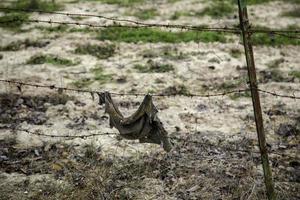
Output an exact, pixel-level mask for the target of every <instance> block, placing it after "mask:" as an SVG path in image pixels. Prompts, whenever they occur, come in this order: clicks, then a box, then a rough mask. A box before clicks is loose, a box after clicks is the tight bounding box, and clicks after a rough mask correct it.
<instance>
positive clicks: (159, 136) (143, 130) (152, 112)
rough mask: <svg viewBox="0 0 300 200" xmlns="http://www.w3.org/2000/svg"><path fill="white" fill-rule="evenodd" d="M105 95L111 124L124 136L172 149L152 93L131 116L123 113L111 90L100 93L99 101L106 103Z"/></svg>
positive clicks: (166, 149)
mask: <svg viewBox="0 0 300 200" xmlns="http://www.w3.org/2000/svg"><path fill="white" fill-rule="evenodd" d="M100 97H101V98H100ZM103 97H105V112H106V113H108V115H109V123H110V126H111V127H115V128H116V129H118V131H119V132H120V135H121V136H122V137H123V138H125V139H130V140H136V139H138V140H139V142H140V143H154V144H162V146H163V148H164V150H165V151H170V150H171V148H172V145H171V143H170V141H169V139H168V133H167V131H166V130H165V129H164V127H163V125H162V123H161V121H160V120H159V118H158V116H157V112H158V110H157V109H156V107H155V106H154V104H153V102H152V97H151V96H150V95H146V96H145V98H144V100H143V102H142V104H141V105H140V107H139V108H138V110H137V111H136V112H135V113H134V114H133V115H131V116H129V117H124V116H123V115H122V113H121V112H120V110H119V109H118V107H117V106H116V104H115V103H114V102H113V100H112V98H111V95H110V93H109V92H105V93H102V94H99V100H100V102H99V103H104V102H103Z"/></svg>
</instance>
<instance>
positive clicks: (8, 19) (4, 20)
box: [0, 13, 29, 30]
mask: <svg viewBox="0 0 300 200" xmlns="http://www.w3.org/2000/svg"><path fill="white" fill-rule="evenodd" d="M28 18H29V15H27V14H24V13H6V14H5V15H3V16H1V17H0V27H3V28H7V29H11V30H19V29H20V28H21V26H22V25H23V24H24V23H25V22H26V20H28Z"/></svg>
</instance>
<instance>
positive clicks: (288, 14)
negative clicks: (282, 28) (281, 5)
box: [282, 7, 300, 18]
mask: <svg viewBox="0 0 300 200" xmlns="http://www.w3.org/2000/svg"><path fill="white" fill-rule="evenodd" d="M282 16H286V17H297V18H299V17H300V7H296V8H294V9H293V10H291V11H287V12H284V13H282Z"/></svg>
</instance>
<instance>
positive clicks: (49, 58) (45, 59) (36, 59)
mask: <svg viewBox="0 0 300 200" xmlns="http://www.w3.org/2000/svg"><path fill="white" fill-rule="evenodd" d="M44 63H48V64H52V65H58V66H73V65H77V64H79V62H73V61H72V60H69V59H66V58H61V57H58V56H56V55H52V54H49V55H42V54H41V55H34V56H32V57H31V58H30V59H29V60H28V61H27V64H32V65H38V64H44Z"/></svg>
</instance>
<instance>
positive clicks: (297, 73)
mask: <svg viewBox="0 0 300 200" xmlns="http://www.w3.org/2000/svg"><path fill="white" fill-rule="evenodd" d="M289 76H292V77H295V78H297V79H300V71H291V72H290V73H289Z"/></svg>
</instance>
